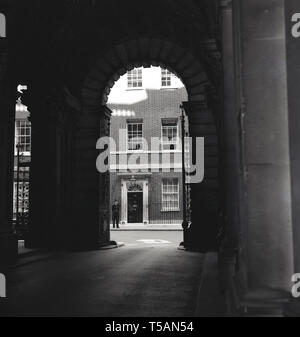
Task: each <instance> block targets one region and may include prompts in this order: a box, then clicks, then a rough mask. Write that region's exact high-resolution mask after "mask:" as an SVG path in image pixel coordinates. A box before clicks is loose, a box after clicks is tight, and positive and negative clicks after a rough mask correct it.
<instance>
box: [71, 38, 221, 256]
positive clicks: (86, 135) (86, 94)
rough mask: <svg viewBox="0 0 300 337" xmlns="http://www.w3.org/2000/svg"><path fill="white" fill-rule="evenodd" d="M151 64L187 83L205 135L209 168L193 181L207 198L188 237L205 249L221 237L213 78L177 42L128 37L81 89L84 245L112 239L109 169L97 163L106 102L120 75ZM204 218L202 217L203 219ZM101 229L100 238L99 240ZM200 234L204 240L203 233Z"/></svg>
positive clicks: (190, 109)
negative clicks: (102, 169) (211, 100)
mask: <svg viewBox="0 0 300 337" xmlns="http://www.w3.org/2000/svg"><path fill="white" fill-rule="evenodd" d="M151 65H154V66H161V67H165V68H168V69H169V70H170V71H172V72H173V73H175V74H176V75H177V76H178V77H179V78H180V79H181V80H182V82H183V83H184V84H185V86H186V90H187V93H188V100H189V102H190V103H191V104H192V103H194V104H192V105H186V108H185V109H186V113H187V114H188V116H189V117H190V118H191V120H192V124H193V125H194V127H193V128H191V130H190V131H191V134H190V136H192V137H205V141H206V143H207V145H206V153H207V154H208V156H207V157H206V158H205V163H206V166H205V170H206V174H205V178H204V182H203V184H193V185H194V186H193V185H192V186H191V187H192V195H194V196H197V197H199V196H200V199H201V200H202V201H203V200H205V202H202V203H201V205H198V204H197V200H198V199H197V200H196V199H195V198H194V202H193V203H192V207H193V208H194V212H192V222H193V225H192V227H191V232H190V235H189V236H188V237H189V238H191V240H190V245H192V246H197V245H199V244H201V245H202V247H201V248H203V249H204V250H205V249H211V248H213V246H214V241H215V238H216V235H215V233H216V226H217V218H218V211H219V200H218V195H219V158H218V157H219V153H218V136H217V128H216V122H215V115H216V113H215V111H212V108H211V107H210V106H209V105H208V99H207V92H206V87H207V86H208V85H209V84H210V81H209V78H208V75H207V73H206V71H205V68H204V66H203V64H202V63H201V61H200V60H199V56H195V55H193V53H191V52H190V51H189V50H188V49H186V48H184V47H182V46H180V45H178V44H176V43H174V42H171V41H169V40H162V39H154V38H139V39H134V40H126V41H124V42H123V43H120V44H117V45H115V47H113V48H112V49H111V50H109V51H107V52H104V53H103V55H102V56H99V58H98V60H97V61H96V62H95V64H94V66H93V67H91V70H90V71H89V72H88V74H87V76H86V79H85V81H84V84H83V88H82V91H81V92H82V103H83V106H82V115H81V118H80V120H79V122H78V125H77V136H76V153H75V162H76V164H75V166H74V184H73V185H74V191H75V193H74V209H76V210H77V213H76V217H75V219H74V223H77V224H78V226H76V227H77V229H78V231H77V232H78V233H79V234H78V239H79V241H81V242H82V241H83V239H84V238H85V239H86V240H87V241H86V242H87V244H86V245H85V246H89V247H91V246H93V247H94V246H95V245H97V244H98V243H99V242H100V243H101V242H102V243H104V242H105V240H106V241H107V240H108V239H109V234H107V233H106V232H105V229H106V228H107V217H108V219H109V211H110V206H109V202H107V200H106V198H105V196H109V175H105V174H99V173H98V172H97V171H96V167H95V161H96V158H97V156H98V155H99V152H98V150H96V142H97V140H98V138H99V137H101V136H107V135H108V134H109V127H107V125H109V120H110V111H109V109H108V108H107V107H106V105H105V104H106V102H107V98H108V95H109V93H110V90H111V88H112V87H113V85H114V83H115V82H116V81H117V80H118V79H119V78H120V76H122V75H123V74H125V73H126V72H127V71H128V70H131V69H133V68H135V67H140V66H145V67H149V66H151ZM101 125H102V126H104V127H102V126H101ZM195 126H197V127H195ZM207 164H208V165H207ZM99 185H100V194H99ZM200 185H201V186H200ZM103 206H104V207H103ZM79 214H82V216H78V215H79ZM85 214H89V216H88V217H89V220H88V221H84V220H83V219H84V216H85ZM199 218H201V219H202V221H201V224H200V221H199ZM80 219H82V220H80ZM84 223H85V225H84ZM88 232H89V234H88ZM80 233H81V234H80ZM97 235H99V237H98V241H97V240H96V241H95V239H96V238H97ZM200 236H201V239H202V240H199V239H198V238H199V237H200ZM93 238H94V239H93ZM79 241H78V242H79ZM200 241H201V242H200ZM97 242H98V243H97ZM197 248H199V247H197Z"/></svg>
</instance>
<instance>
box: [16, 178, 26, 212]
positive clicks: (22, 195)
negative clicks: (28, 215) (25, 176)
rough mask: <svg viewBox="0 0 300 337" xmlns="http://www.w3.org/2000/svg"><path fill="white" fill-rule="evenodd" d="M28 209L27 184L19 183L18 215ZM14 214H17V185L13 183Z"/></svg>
mask: <svg viewBox="0 0 300 337" xmlns="http://www.w3.org/2000/svg"><path fill="white" fill-rule="evenodd" d="M28 208H29V182H28V181H20V182H19V213H21V212H22V211H24V212H28ZM13 210H14V213H16V212H17V183H16V182H14V207H13Z"/></svg>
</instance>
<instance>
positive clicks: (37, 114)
mask: <svg viewBox="0 0 300 337" xmlns="http://www.w3.org/2000/svg"><path fill="white" fill-rule="evenodd" d="M45 92H47V95H45V94H44V95H43V93H42V92H40V91H38V90H35V88H34V86H31V87H30V86H29V94H28V96H27V100H28V102H27V104H28V107H29V111H30V120H31V123H32V147H31V168H30V226H29V233H28V237H27V239H26V246H27V247H31V248H33V247H40V248H41V247H43V248H51V249H57V248H60V247H62V246H63V241H64V240H63V235H62V229H63V225H64V224H62V223H61V221H62V217H61V213H62V207H63V200H62V189H63V183H64V181H63V171H64V165H65V163H64V161H63V152H64V149H65V144H64V139H65V130H64V111H63V107H64V105H63V102H64V101H63V99H64V98H63V96H62V95H61V91H59V90H58V89H55V88H52V89H50V88H47V90H46V91H45ZM25 99H26V98H25Z"/></svg>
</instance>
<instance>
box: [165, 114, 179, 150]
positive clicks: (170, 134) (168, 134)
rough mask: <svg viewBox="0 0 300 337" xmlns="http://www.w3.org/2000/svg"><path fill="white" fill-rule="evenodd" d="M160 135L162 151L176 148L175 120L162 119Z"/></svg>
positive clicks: (177, 139) (176, 132)
mask: <svg viewBox="0 0 300 337" xmlns="http://www.w3.org/2000/svg"><path fill="white" fill-rule="evenodd" d="M161 137H162V150H163V151H175V150H177V149H178V145H179V144H178V141H179V138H178V123H177V120H162V125H161Z"/></svg>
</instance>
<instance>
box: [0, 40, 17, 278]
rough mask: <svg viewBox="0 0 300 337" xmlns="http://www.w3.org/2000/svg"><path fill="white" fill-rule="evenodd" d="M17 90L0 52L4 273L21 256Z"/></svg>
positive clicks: (0, 254)
mask: <svg viewBox="0 0 300 337" xmlns="http://www.w3.org/2000/svg"><path fill="white" fill-rule="evenodd" d="M1 43H2V42H1ZM16 88H17V84H16V83H13V82H12V81H11V78H8V54H7V53H5V52H0V111H1V123H0V163H1V164H0V186H1V189H0V271H1V268H2V267H5V266H7V265H9V264H12V263H14V262H15V261H16V259H17V252H18V246H17V238H16V236H15V235H14V233H13V226H12V225H13V222H12V218H13V213H12V212H13V171H14V129H15V105H16Z"/></svg>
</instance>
